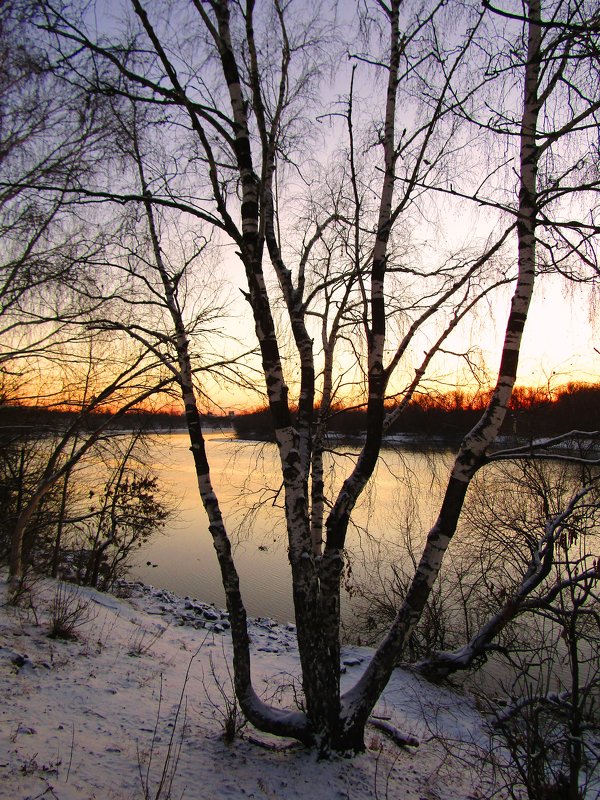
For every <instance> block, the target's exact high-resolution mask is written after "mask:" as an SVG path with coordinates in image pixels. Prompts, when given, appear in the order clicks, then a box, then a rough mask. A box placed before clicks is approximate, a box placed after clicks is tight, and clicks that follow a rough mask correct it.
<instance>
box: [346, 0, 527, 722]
mask: <svg viewBox="0 0 600 800" xmlns="http://www.w3.org/2000/svg"><path fill="white" fill-rule="evenodd" d="M527 9H528V17H527V19H528V23H527V62H526V65H525V76H524V91H523V111H522V115H521V142H520V169H521V173H520V187H519V209H518V218H517V240H518V277H517V285H516V287H515V291H514V294H513V299H512V303H511V309H510V313H509V316H508V320H507V324H506V333H505V338H504V344H503V349H502V358H501V362H500V368H499V372H498V380H497V383H496V388H495V390H494V393H493V395H492V397H491V399H490V402H489V405H488V407H487V409H486V411H485V412H484V414H483V416H482V418H481V420H480V421H479V422H478V424H477V425H476V426H475V427H474V428H473V430H472V431H471V432H470V433H469V434H468V435H467V436H466V437H465V439H464V440H463V443H462V445H461V447H460V450H459V452H458V455H457V457H456V460H455V462H454V466H453V468H452V472H451V475H450V478H449V481H448V485H447V488H446V493H445V496H444V500H443V503H442V507H441V509H440V514H439V516H438V519H437V520H436V522H435V524H434V526H433V528H432V529H431V530H430V532H429V535H428V537H427V543H426V545H425V549H424V551H423V555H422V556H421V560H420V562H419V566H418V568H417V570H416V573H415V576H414V578H413V581H412V584H411V586H410V588H409V591H408V593H407V595H406V598H405V600H404V602H403V604H402V606H401V608H400V609H399V611H398V614H397V616H396V619H395V621H394V623H393V625H392V626H391V628H390V630H389V631H388V634H387V636H386V637H385V639H384V641H383V642H382V643H381V645H380V646H379V648H378V649H377V651H376V653H375V655H374V657H373V659H372V660H371V662H370V664H369V666H368V667H367V669H366V670H365V672H364V673H363V676H362V677H361V679H360V680H359V681H358V682H357V684H356V685H355V686H354V687H353V688H352V689H351V690H350V691H349V692H348V693H347V694H346V695H345V696H344V698H343V704H344V713H345V719H346V728H347V729H348V731H351V730H352V729H353V728H355V727H359V728H360V727H361V726H362V727H364V724H365V723H366V720H367V718H368V715H369V713H370V712H371V710H372V708H373V706H374V704H375V702H376V701H377V698H378V697H379V695H380V694H381V692H382V691H383V689H384V688H385V686H386V684H387V682H388V680H389V677H390V675H391V672H392V670H393V668H394V666H395V664H396V663H397V661H398V660H399V658H400V656H401V654H402V650H403V648H404V644H405V642H406V639H407V637H408V636H409V635H410V632H411V630H412V628H413V626H414V625H415V624H416V623H417V622H418V620H419V618H420V616H421V614H422V612H423V608H424V607H425V603H426V601H427V598H428V596H429V593H430V591H431V588H432V586H433V584H434V582H435V580H436V578H437V575H438V573H439V569H440V566H441V563H442V559H443V557H444V555H445V552H446V550H447V547H448V545H449V543H450V541H451V539H452V536H453V535H454V533H455V531H456V525H457V523H458V519H459V516H460V513H461V511H462V507H463V503H464V498H465V495H466V492H467V488H468V486H469V483H470V481H471V479H472V477H473V476H474V474H475V473H476V472H477V470H478V469H479V468H480V467H481V466H482V465H483V464H484V463H485V453H486V449H487V447H488V446H489V445H490V444H491V443H492V442H493V440H494V439H495V437H496V435H497V433H498V430H499V428H500V425H501V424H502V421H503V419H504V416H505V414H506V409H507V404H508V401H509V400H510V396H511V393H512V388H513V386H514V382H515V378H516V372H517V365H518V359H519V351H520V346H521V340H522V335H523V329H524V324H525V320H526V318H527V312H528V309H529V304H530V301H531V296H532V293H533V285H534V278H535V227H536V214H537V185H536V181H537V165H538V159H539V148H538V145H537V143H536V135H537V125H538V116H539V111H540V101H539V98H538V89H539V77H540V61H541V25H540V19H541V8H540V0H528V3H527Z"/></svg>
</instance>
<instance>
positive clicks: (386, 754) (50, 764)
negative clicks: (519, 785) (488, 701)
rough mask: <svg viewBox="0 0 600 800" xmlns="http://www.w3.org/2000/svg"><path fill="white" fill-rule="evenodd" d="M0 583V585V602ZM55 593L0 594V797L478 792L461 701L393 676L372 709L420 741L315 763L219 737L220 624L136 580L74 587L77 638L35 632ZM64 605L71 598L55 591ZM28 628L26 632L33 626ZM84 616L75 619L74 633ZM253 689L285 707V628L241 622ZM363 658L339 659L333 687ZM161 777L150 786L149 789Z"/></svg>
mask: <svg viewBox="0 0 600 800" xmlns="http://www.w3.org/2000/svg"><path fill="white" fill-rule="evenodd" d="M4 579H5V576H4V575H2V574H0V581H2V586H3V588H2V592H3V593H4V592H5V591H6V588H5V583H4ZM56 591H57V584H55V583H53V582H52V581H40V582H38V584H37V585H36V586H34V589H33V593H34V598H33V606H34V608H35V613H34V611H32V610H29V611H28V610H26V609H15V608H12V607H7V606H5V605H4V596H1V597H0V602H1V603H2V606H1V608H0V692H1V710H0V797H2V798H11V800H17V799H19V800H25V798H31V799H33V798H59V800H88V799H89V798H98V800H100V799H101V800H128V799H129V798H152V800H158V799H159V798H161V799H162V800H166V798H168V797H171V798H173V799H174V798H182V797H183V798H187V799H188V800H213V798H232V799H233V798H235V799H236V800H237V798H278V799H279V798H281V799H282V800H296V799H298V800H300V798H302V800H306V798H310V800H334V799H336V798H339V799H340V800H341V798H348V800H363V798H376V800H384V798H385V799H386V800H400V799H402V800H425V799H427V800H446V798H452V800H475V799H476V798H482V797H489V796H490V795H491V794H492V791H493V789H492V787H491V784H490V782H489V781H488V780H487V778H486V772H485V770H484V769H483V768H482V766H481V764H480V763H479V761H478V759H477V758H476V756H475V751H476V749H477V747H478V746H481V747H484V746H485V743H486V734H485V732H484V725H483V720H482V718H481V716H480V715H479V714H478V712H477V711H476V709H475V707H474V705H473V703H472V702H471V701H470V700H469V699H468V698H466V697H463V696H461V695H459V694H455V693H453V692H451V691H449V690H446V689H442V688H439V687H432V686H431V685H429V684H427V683H426V682H424V681H423V680H421V679H419V678H417V677H415V676H414V675H410V674H408V673H406V672H403V671H401V670H396V672H395V674H394V676H393V678H392V680H391V681H390V684H389V686H388V688H387V690H386V692H385V694H384V696H383V698H382V699H381V701H380V703H379V705H378V707H377V709H376V714H377V715H379V716H380V717H383V718H386V719H389V721H390V722H391V724H393V725H394V726H396V727H397V728H399V729H401V730H402V731H403V732H405V733H408V734H412V735H413V736H415V737H417V738H418V739H419V742H420V744H419V746H418V747H398V746H397V745H395V744H393V743H392V742H390V741H389V740H388V739H387V738H385V737H384V736H383V734H382V733H381V732H379V731H378V730H376V729H375V728H369V730H368V733H367V743H368V747H369V749H368V750H367V751H366V752H365V753H364V754H362V755H360V756H357V757H355V758H352V759H345V758H336V759H333V760H331V761H329V762H324V761H317V760H316V758H315V756H314V754H313V753H311V752H308V751H307V750H305V749H304V748H302V747H300V746H298V745H296V744H295V743H292V742H282V741H281V740H276V739H274V738H269V737H267V736H265V735H263V734H260V733H258V732H257V731H255V730H253V729H251V728H250V727H249V726H247V727H246V728H244V730H243V731H242V732H241V735H240V736H239V737H238V738H236V739H235V741H234V742H233V743H232V744H227V743H226V742H225V741H224V739H223V729H224V721H225V714H226V705H227V703H228V702H229V701H230V700H231V698H232V696H233V692H232V689H231V680H230V677H229V674H228V668H227V663H228V661H229V659H230V656H231V637H230V635H229V630H228V621H227V617H226V615H225V614H223V613H222V612H220V611H218V610H217V609H214V608H213V607H211V606H207V605H204V604H202V603H200V602H197V601H193V600H189V599H182V598H178V597H176V596H175V595H173V594H171V593H170V592H166V591H162V590H158V589H152V588H150V587H142V586H141V585H139V584H135V585H133V586H132V589H131V596H130V597H129V598H128V599H118V598H116V597H113V596H112V595H107V594H102V593H99V592H95V591H93V590H89V589H80V590H77V589H76V588H75V587H68V589H67V592H68V593H73V592H75V593H76V594H75V595H72V597H73V599H72V600H68V599H67V600H65V594H64V593H63V595H62V597H63V604H64V603H65V602H66V603H67V604H68V603H69V602H71V603H72V604H75V607H76V606H77V605H78V604H79V605H80V606H81V608H80V612H79V613H80V615H81V617H82V618H83V619H84V621H83V623H82V624H81V625H80V626H79V627H78V628H77V630H76V634H77V639H75V640H71V641H67V640H63V639H52V638H49V637H48V629H49V627H48V626H49V622H48V620H49V618H50V616H51V612H50V610H49V609H50V606H51V604H52V602H53V598H54V597H55V595H56ZM66 597H67V598H68V597H71V594H67V595H66ZM36 617H37V621H36ZM81 621H82V620H81V619H80V620H79V622H81ZM251 637H252V642H253V670H254V675H255V686H256V688H257V689H258V691H260V692H262V694H263V695H264V696H266V697H269V698H271V699H272V701H273V702H276V701H277V700H278V699H281V700H282V702H286V703H290V702H292V697H293V686H294V685H297V678H298V672H299V659H298V652H297V649H296V642H295V636H294V628H293V626H292V625H278V624H276V623H275V622H273V621H270V620H264V619H263V620H260V619H259V620H255V621H253V622H252V624H251ZM368 658H369V650H368V649H366V648H358V647H352V648H347V649H346V650H345V651H344V662H345V666H344V669H345V673H344V675H343V680H344V681H345V682H348V683H350V682H353V681H354V680H355V679H356V677H357V676H358V675H359V674H360V671H361V670H362V669H363V668H364V665H365V663H366V661H367V660H368ZM161 776H162V778H161Z"/></svg>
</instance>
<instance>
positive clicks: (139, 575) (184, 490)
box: [130, 430, 449, 622]
mask: <svg viewBox="0 0 600 800" xmlns="http://www.w3.org/2000/svg"><path fill="white" fill-rule="evenodd" d="M336 449H337V455H336V456H329V459H328V462H327V482H328V483H329V484H330V485H333V484H334V483H336V482H337V483H338V484H339V481H340V480H341V479H342V478H343V476H344V475H345V474H347V472H348V471H349V469H350V468H351V466H352V464H353V463H354V461H355V459H356V456H357V454H358V449H357V448H356V447H353V446H351V445H345V444H344V445H343V446H340V447H338V448H336ZM207 450H208V455H209V460H210V463H211V476H212V480H213V484H214V486H215V490H216V493H217V496H218V498H219V501H220V504H221V508H222V510H223V513H224V516H225V520H226V524H227V529H228V532H229V535H230V537H231V539H232V542H233V543H234V550H235V561H236V565H237V569H238V572H239V574H240V582H241V589H242V594H243V598H244V602H245V604H246V608H247V611H248V613H249V614H250V615H252V616H266V617H272V618H274V619H278V620H280V621H282V622H286V621H288V620H292V619H293V605H292V594H291V581H290V568H289V563H288V559H287V553H286V550H287V542H286V534H285V529H284V525H283V513H282V509H281V501H282V497H281V494H280V493H278V491H277V490H278V478H277V453H276V448H275V445H274V444H270V443H263V442H260V443H259V442H255V441H247V440H240V439H236V438H235V437H234V435H233V433H232V432H230V431H228V430H224V431H223V432H211V433H209V434H208V435H207ZM153 455H154V467H155V469H156V471H157V474H158V475H159V479H160V483H161V486H162V487H163V490H164V491H165V492H166V493H167V494H168V495H169V496H170V498H171V499H172V501H173V502H174V504H175V507H176V509H177V511H176V514H175V516H174V517H173V518H172V519H171V520H170V521H169V523H168V524H167V527H166V529H165V530H164V531H163V532H161V533H159V534H157V535H156V536H155V537H154V538H153V539H152V541H151V542H150V543H149V545H147V546H146V547H145V548H144V549H143V551H141V552H140V557H139V560H138V562H137V563H136V564H135V565H134V567H133V568H132V570H131V573H130V576H131V577H133V578H134V579H139V580H142V581H144V582H146V583H150V584H152V585H154V586H158V587H161V588H165V589H170V590H172V591H174V592H176V593H178V594H180V595H183V596H186V595H189V596H190V597H196V598H199V599H202V600H205V601H208V602H213V603H215V604H216V605H217V606H220V607H223V606H224V605H225V596H224V592H223V588H222V586H221V581H220V574H219V569H218V564H217V559H216V555H215V553H214V550H213V547H212V540H211V536H210V533H209V531H208V524H207V519H206V514H205V512H204V509H203V508H202V505H201V503H200V499H199V495H198V487H197V483H196V477H195V474H194V468H193V461H192V457H191V454H190V452H189V440H188V439H187V435H186V434H183V433H181V434H179V433H170V434H161V435H159V436H157V437H156V443H155V445H154V453H153ZM448 462H449V453H448V452H444V451H437V452H436V451H433V452H428V453H425V452H422V451H419V450H415V449H392V448H385V449H384V450H383V453H382V459H381V463H380V465H379V467H378V469H377V472H376V474H375V476H374V478H373V479H372V481H371V483H370V484H369V486H368V488H367V490H366V491H365V493H364V497H363V498H362V500H361V502H360V504H359V506H358V508H357V509H356V511H355V513H354V515H353V522H354V524H353V526H352V528H351V530H350V532H349V536H348V551H349V556H350V561H351V563H352V567H353V572H354V576H355V577H359V576H363V577H364V575H365V574H366V571H368V569H369V567H370V565H372V564H371V562H372V559H373V558H374V556H373V553H374V552H376V551H377V548H378V545H379V543H380V542H382V541H384V540H391V541H396V542H399V541H400V539H401V537H402V530H403V523H406V522H409V524H410V526H411V531H412V537H413V540H419V539H421V538H422V535H423V531H426V530H427V529H428V527H429V525H430V524H431V523H432V522H433V520H434V518H435V515H436V514H437V509H438V506H439V498H440V493H441V489H440V485H441V482H440V480H439V479H440V477H442V478H443V476H444V473H445V472H446V471H447V465H448ZM345 601H346V605H348V596H347V595H346V597H345Z"/></svg>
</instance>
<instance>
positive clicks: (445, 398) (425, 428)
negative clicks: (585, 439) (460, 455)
mask: <svg viewBox="0 0 600 800" xmlns="http://www.w3.org/2000/svg"><path fill="white" fill-rule="evenodd" d="M488 401H489V397H488V394H487V393H481V392H479V393H477V394H475V395H473V394H468V393H467V392H464V391H461V390H454V391H451V392H448V393H445V394H436V395H432V394H422V395H419V396H417V397H415V398H414V399H413V400H411V401H410V403H408V404H407V405H406V408H405V409H404V410H403V411H402V413H401V414H400V415H399V417H398V419H397V421H396V422H395V423H394V424H393V425H391V426H390V428H389V429H388V434H390V435H394V434H396V435H397V434H403V433H405V434H410V435H413V436H423V437H427V436H435V437H440V438H442V439H444V440H447V441H455V440H460V439H461V438H462V437H463V436H464V435H465V434H466V433H467V432H468V431H469V430H471V428H472V427H473V426H474V425H475V423H476V422H477V420H478V419H479V417H480V416H481V413H482V409H483V408H485V406H486V404H487V403H488ZM390 408H393V406H390ZM366 424H367V415H366V411H365V409H363V408H343V407H338V408H336V409H332V411H331V413H330V418H329V421H328V430H329V431H330V432H332V433H337V434H342V435H346V436H353V435H358V434H360V433H361V432H363V431H365V430H366ZM233 426H234V429H235V432H236V434H237V435H238V436H240V437H243V438H259V439H264V440H271V439H272V438H273V430H272V424H271V419H270V416H269V411H268V409H264V408H260V409H255V410H253V411H249V412H247V413H245V414H239V415H238V416H236V417H235V419H234V421H233ZM569 428H579V429H584V430H598V429H599V428H600V385H597V384H586V383H576V382H570V383H568V384H566V385H564V386H561V387H559V388H557V389H554V390H549V389H548V388H533V387H525V386H521V387H517V388H516V389H515V390H514V392H513V396H512V398H511V401H510V404H509V411H508V414H507V415H506V418H505V420H504V422H503V425H502V428H501V431H500V432H501V434H503V435H512V436H518V437H523V438H527V439H529V438H534V437H537V436H552V435H554V434H558V433H559V432H561V431H564V430H565V429H569Z"/></svg>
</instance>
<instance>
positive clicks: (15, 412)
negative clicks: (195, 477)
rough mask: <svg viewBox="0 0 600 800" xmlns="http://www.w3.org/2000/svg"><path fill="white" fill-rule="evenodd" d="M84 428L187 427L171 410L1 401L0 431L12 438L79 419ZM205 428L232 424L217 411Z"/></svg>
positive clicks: (206, 417)
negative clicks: (83, 409)
mask: <svg viewBox="0 0 600 800" xmlns="http://www.w3.org/2000/svg"><path fill="white" fill-rule="evenodd" d="M78 417H79V418H80V419H79V426H80V428H81V430H84V431H93V430H94V429H95V428H97V427H100V426H102V427H103V428H104V427H105V425H106V422H107V421H108V422H109V425H108V429H109V430H113V431H114V430H119V431H123V430H136V431H139V430H142V431H149V432H152V431H174V430H179V429H185V417H184V415H183V414H180V413H178V412H172V411H153V410H140V409H134V410H132V411H130V412H128V413H127V414H124V415H123V416H121V417H115V415H114V413H113V412H112V411H101V410H100V411H95V412H93V413H90V414H84V415H82V414H81V413H80V410H79V409H64V408H62V409H57V408H52V407H48V406H43V405H20V404H18V403H12V404H6V405H3V404H1V403H0V430H2V431H4V435H6V436H9V437H11V436H12V435H14V434H15V433H16V432H18V431H20V432H23V431H26V430H28V429H32V430H35V431H36V433H37V434H38V435H39V434H43V433H44V430H48V431H51V430H55V429H57V428H58V429H60V428H61V427H66V426H67V425H70V424H72V423H73V421H74V420H76V419H77V418H78ZM202 420H203V422H204V424H205V425H206V427H208V428H210V427H218V426H222V425H227V426H229V421H228V419H227V418H224V417H220V416H217V415H214V414H207V415H203V417H202Z"/></svg>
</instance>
